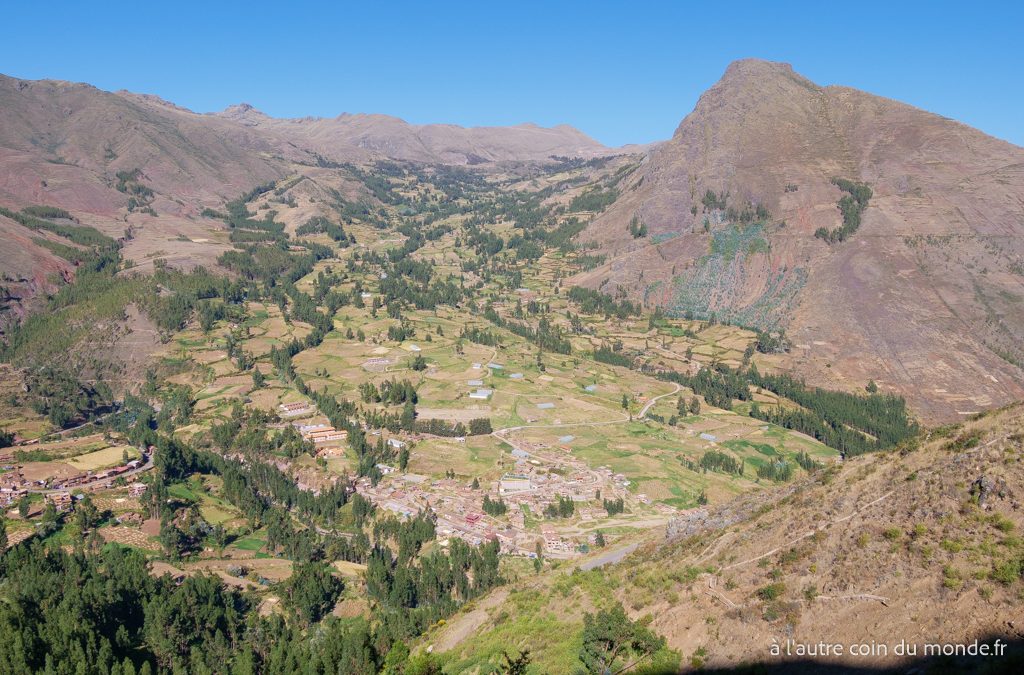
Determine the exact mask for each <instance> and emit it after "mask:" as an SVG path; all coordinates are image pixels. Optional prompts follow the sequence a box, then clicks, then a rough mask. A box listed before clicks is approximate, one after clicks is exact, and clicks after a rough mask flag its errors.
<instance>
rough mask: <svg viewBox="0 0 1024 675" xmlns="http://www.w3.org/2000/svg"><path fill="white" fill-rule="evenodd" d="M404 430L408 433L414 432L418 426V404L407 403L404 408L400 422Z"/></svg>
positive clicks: (409, 401)
mask: <svg viewBox="0 0 1024 675" xmlns="http://www.w3.org/2000/svg"><path fill="white" fill-rule="evenodd" d="M399 424H400V425H401V426H402V429H404V430H406V431H412V430H413V429H414V428H415V426H416V404H415V403H413V402H412V401H411V400H408V401H406V402H405V405H404V406H402V417H401V419H400V421H399Z"/></svg>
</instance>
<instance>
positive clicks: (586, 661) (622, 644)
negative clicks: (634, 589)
mask: <svg viewBox="0 0 1024 675" xmlns="http://www.w3.org/2000/svg"><path fill="white" fill-rule="evenodd" d="M664 646H665V638H663V637H660V636H658V635H655V633H654V632H653V631H651V630H650V629H649V628H647V626H646V624H645V623H644V622H641V621H630V619H629V617H628V616H626V611H625V610H624V609H623V608H622V605H621V604H617V605H615V606H614V607H612V608H611V609H609V610H602V611H600V612H598V613H597V614H586V615H585V616H584V617H583V646H582V647H581V648H580V654H579V656H580V661H582V662H583V665H584V666H585V667H586V668H587V671H588V672H591V673H600V674H601V675H606V674H612V673H621V672H623V671H625V670H628V669H629V668H632V667H634V666H635V665H636V664H638V663H639V662H640V661H642V660H644V659H646V658H648V657H649V656H651V655H652V654H654V653H655V652H656V651H658V650H659V649H662V648H663V647H664Z"/></svg>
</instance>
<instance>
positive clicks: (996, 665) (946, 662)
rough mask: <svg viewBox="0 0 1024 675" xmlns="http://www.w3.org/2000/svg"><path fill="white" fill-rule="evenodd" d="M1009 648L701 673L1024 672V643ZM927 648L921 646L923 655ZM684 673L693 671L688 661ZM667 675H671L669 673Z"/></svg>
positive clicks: (876, 674) (781, 659)
mask: <svg viewBox="0 0 1024 675" xmlns="http://www.w3.org/2000/svg"><path fill="white" fill-rule="evenodd" d="M996 639H997V638H995V637H991V638H985V639H982V640H980V642H981V643H982V644H989V645H993V644H994V643H995V641H996ZM998 639H1000V640H1001V644H1003V645H1005V649H1004V650H1003V654H1002V656H994V655H990V656H958V657H954V656H918V657H916V658H914V659H912V660H909V661H905V662H903V663H901V664H900V665H894V666H878V667H872V666H869V665H864V666H857V665H840V664H830V663H822V662H820V661H815V660H813V659H795V658H793V659H789V660H785V659H784V657H778V659H777V661H776V662H773V663H767V662H766V663H757V664H747V665H741V666H736V667H734V668H722V667H706V668H702V669H700V670H699V671H697V672H700V673H706V674H711V675H714V674H715V673H721V674H723V675H724V674H725V673H729V674H730V675H790V674H794V675H795V674H797V673H799V674H800V675H804V674H805V673H810V674H815V673H820V674H822V675H889V674H895V673H901V674H905V675H910V674H914V675H940V674H945V673H952V674H955V673H977V674H979V675H998V674H1002V673H1013V674H1014V675H1020V674H1021V673H1024V640H1022V639H1015V640H1007V639H1006V638H1005V637H1000V638H998ZM922 648H923V645H922V646H921V647H919V654H920V653H921V651H922ZM684 666H685V667H684V668H683V671H684V672H691V671H692V668H690V667H689V664H687V663H685V661H684ZM665 675H668V674H667V673H666V674H665Z"/></svg>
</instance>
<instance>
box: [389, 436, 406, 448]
mask: <svg viewBox="0 0 1024 675" xmlns="http://www.w3.org/2000/svg"><path fill="white" fill-rule="evenodd" d="M388 446H389V447H392V448H394V449H396V450H401V449H402V448H404V447H405V441H400V440H398V439H397V438H389V439H388Z"/></svg>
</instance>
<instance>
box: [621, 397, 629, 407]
mask: <svg viewBox="0 0 1024 675" xmlns="http://www.w3.org/2000/svg"><path fill="white" fill-rule="evenodd" d="M622 409H623V410H629V395H628V394H623V395H622Z"/></svg>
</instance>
